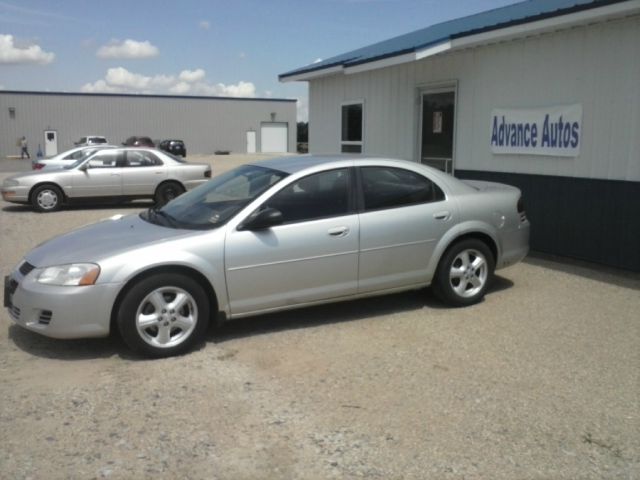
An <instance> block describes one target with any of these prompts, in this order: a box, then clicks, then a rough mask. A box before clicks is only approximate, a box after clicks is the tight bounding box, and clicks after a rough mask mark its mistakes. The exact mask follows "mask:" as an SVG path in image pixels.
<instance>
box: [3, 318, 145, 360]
mask: <svg viewBox="0 0 640 480" xmlns="http://www.w3.org/2000/svg"><path fill="white" fill-rule="evenodd" d="M9 339H10V340H11V341H13V343H14V344H15V345H16V347H18V348H19V349H20V350H22V351H24V352H27V353H29V354H31V355H34V356H36V357H41V358H51V359H54V360H91V359H95V358H109V357H112V356H113V355H118V356H119V357H121V358H123V359H127V360H137V359H141V358H139V357H137V356H135V355H134V354H133V353H132V352H131V351H130V350H129V349H128V348H127V346H126V345H125V344H124V342H123V341H122V340H120V339H119V338H118V337H115V336H111V337H108V338H87V339H79V340H59V339H55V338H48V337H44V336H42V335H39V334H37V333H34V332H30V331H29V330H26V329H24V328H22V327H19V326H17V325H11V326H10V327H9Z"/></svg>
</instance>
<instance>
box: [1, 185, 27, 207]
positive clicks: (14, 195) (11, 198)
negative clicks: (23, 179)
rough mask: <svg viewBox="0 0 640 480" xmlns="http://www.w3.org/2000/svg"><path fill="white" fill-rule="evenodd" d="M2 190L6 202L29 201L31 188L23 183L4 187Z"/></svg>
mask: <svg viewBox="0 0 640 480" xmlns="http://www.w3.org/2000/svg"><path fill="white" fill-rule="evenodd" d="M0 191H2V199H3V200H4V201H5V202H13V203H28V202H29V189H28V188H27V187H25V186H23V185H16V186H15V187H2V188H1V189H0Z"/></svg>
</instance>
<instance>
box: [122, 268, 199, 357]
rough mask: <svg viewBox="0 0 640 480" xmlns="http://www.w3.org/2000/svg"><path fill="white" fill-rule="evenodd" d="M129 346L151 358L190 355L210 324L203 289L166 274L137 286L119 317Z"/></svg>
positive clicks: (147, 279)
mask: <svg viewBox="0 0 640 480" xmlns="http://www.w3.org/2000/svg"><path fill="white" fill-rule="evenodd" d="M117 321H118V328H119V330H120V334H121V335H122V338H123V339H124V341H125V342H126V344H127V345H128V346H129V347H130V348H131V349H133V350H134V351H136V352H138V353H141V354H143V355H146V356H149V357H170V356H173V355H179V354H181V353H184V352H187V351H189V350H190V349H191V348H192V347H193V346H194V345H195V344H196V343H197V342H198V341H200V340H201V339H202V338H203V337H204V334H205V332H206V331H207V326H208V324H209V301H208V300H207V295H206V293H205V290H204V289H203V288H202V286H201V285H200V284H199V283H198V282H197V281H195V280H194V279H192V278H191V277H188V276H186V275H182V274H179V273H165V274H158V275H154V276H151V277H147V278H145V279H143V280H141V281H139V282H138V283H136V284H134V285H133V287H132V288H131V289H129V291H128V292H127V293H126V295H125V297H124V298H123V300H122V302H121V304H120V308H119V309H118V314H117Z"/></svg>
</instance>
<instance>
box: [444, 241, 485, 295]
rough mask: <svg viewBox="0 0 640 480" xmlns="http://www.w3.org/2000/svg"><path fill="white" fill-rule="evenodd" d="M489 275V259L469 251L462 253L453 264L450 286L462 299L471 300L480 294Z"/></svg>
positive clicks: (477, 252)
mask: <svg viewBox="0 0 640 480" xmlns="http://www.w3.org/2000/svg"><path fill="white" fill-rule="evenodd" d="M488 274H489V266H488V265H487V259H486V258H485V256H484V255H483V254H482V253H481V252H479V251H478V250H473V249H468V250H463V251H462V252H460V253H459V254H458V255H457V256H456V257H455V258H454V259H453V262H452V263H451V269H450V270H449V285H451V288H452V289H453V291H454V292H455V293H456V294H457V295H458V296H460V297H462V298H470V297H473V296H475V295H477V294H478V292H480V291H481V290H482V289H483V287H484V286H485V284H486V283H487V277H488Z"/></svg>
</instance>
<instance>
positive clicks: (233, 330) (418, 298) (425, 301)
mask: <svg viewBox="0 0 640 480" xmlns="http://www.w3.org/2000/svg"><path fill="white" fill-rule="evenodd" d="M513 285H514V284H513V282H512V281H511V280H509V279H507V278H504V277H501V276H498V275H496V276H495V277H494V281H493V283H492V285H491V287H490V289H489V291H488V292H487V295H493V294H495V293H498V292H501V291H503V290H507V289H509V288H511V287H513ZM425 308H428V309H436V310H440V309H452V308H453V307H450V306H448V305H445V304H444V303H442V302H441V301H440V300H439V299H438V298H436V296H435V295H434V293H433V291H432V289H431V288H422V289H420V290H412V291H409V292H402V293H395V294H391V295H384V296H378V297H369V298H363V299H359V300H351V301H345V302H338V303H331V304H326V305H319V306H315V307H308V308H303V309H296V310H289V311H285V312H278V313H271V314H266V315H259V316H255V317H247V318H242V319H238V320H233V321H231V322H228V323H224V324H223V325H221V326H218V327H216V328H213V329H211V332H210V335H209V341H211V342H213V343H224V342H226V341H229V340H234V339H238V338H243V337H251V336H255V335H263V334H267V333H274V332H280V331H286V330H295V329H299V328H309V327H315V326H319V325H330V324H334V323H342V322H350V321H357V320H363V319H366V318H371V317H377V316H383V315H390V314H395V313H403V312H411V311H418V310H422V309H425Z"/></svg>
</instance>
